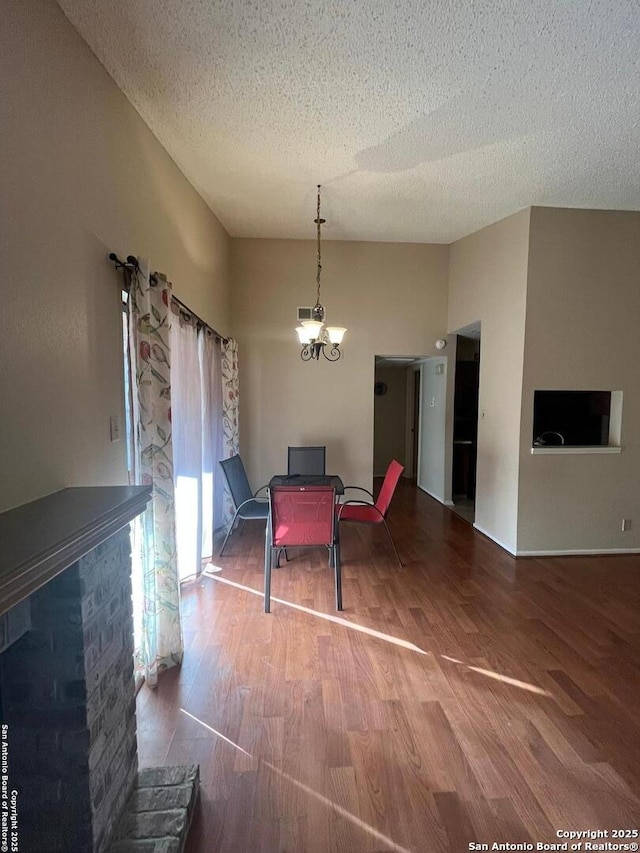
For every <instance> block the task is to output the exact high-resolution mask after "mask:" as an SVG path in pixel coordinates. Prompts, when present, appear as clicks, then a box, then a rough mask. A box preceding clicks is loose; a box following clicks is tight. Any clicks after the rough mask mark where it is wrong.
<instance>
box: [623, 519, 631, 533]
mask: <svg viewBox="0 0 640 853" xmlns="http://www.w3.org/2000/svg"><path fill="white" fill-rule="evenodd" d="M627 530H631V519H630V518H623V519H622V532H623V533H626V532H627Z"/></svg>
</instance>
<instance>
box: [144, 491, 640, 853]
mask: <svg viewBox="0 0 640 853" xmlns="http://www.w3.org/2000/svg"><path fill="white" fill-rule="evenodd" d="M394 501H395V502H394V506H393V509H392V512H391V516H390V525H391V527H392V530H393V532H394V538H395V541H396V543H397V545H398V548H399V551H400V554H401V556H402V558H403V562H404V563H405V565H404V567H403V568H399V567H398V565H397V563H396V562H395V560H394V557H393V553H392V551H391V549H390V547H389V545H388V542H387V541H386V537H385V535H384V531H383V530H378V529H371V528H368V527H366V528H365V527H362V528H361V527H358V528H356V527H355V526H354V527H344V528H343V535H342V558H343V594H344V605H345V610H344V611H343V613H341V614H337V613H336V611H335V610H334V604H333V594H334V593H333V581H332V575H331V571H330V570H329V569H328V567H327V565H326V554H325V553H323V552H322V551H307V552H292V554H291V557H292V560H291V562H290V563H289V564H288V565H286V566H285V567H283V568H282V569H280V570H279V571H275V572H274V578H273V590H272V592H273V595H274V597H275V598H277V599H280V601H273V602H272V613H271V614H270V615H265V614H264V613H263V612H262V598H261V595H258V594H256V592H257V593H259V592H260V591H261V589H262V566H263V541H264V540H263V528H261V527H260V525H255V524H254V525H252V524H248V525H247V526H246V528H245V532H244V533H243V534H242V535H241V536H238V534H234V538H232V540H231V544H230V547H229V550H228V556H227V557H225V558H222V559H219V560H218V565H219V566H220V567H221V569H222V571H221V572H220V573H219V574H217V575H216V576H215V577H211V578H209V577H205V578H202V579H200V580H199V581H197V582H195V583H194V584H193V585H192V586H191V587H188V588H186V589H185V591H184V595H183V603H184V625H185V643H186V653H185V659H184V663H183V666H182V668H181V669H180V670H173V671H170V672H168V673H166V674H165V675H164V676H163V677H162V678H161V680H160V684H159V687H158V689H157V690H156V691H151V690H149V689H147V688H144V687H143V689H142V690H141V691H140V694H139V697H138V744H139V752H140V763H141V766H149V765H155V764H163V763H169V764H179V763H187V762H198V763H199V764H200V772H201V778H202V797H201V803H200V806H199V809H198V812H197V815H196V818H195V821H194V825H193V828H192V832H191V836H190V839H189V842H188V848H187V850H188V853H214V851H215V853H218V851H219V853H259V852H260V851H262V853H272V851H282V853H284V851H289V853H324V851H327V853H328V852H329V851H338V853H379V851H398V852H399V853H403V851H419V853H423V851H425V853H426V852H427V851H428V853H431V851H434V853H438V852H439V851H456V853H457V851H466V850H469V849H470V848H469V844H470V843H471V842H476V843H487V844H489V849H490V847H491V844H492V843H493V842H510V843H514V844H516V843H522V842H532V843H533V844H534V845H535V843H536V842H549V843H553V842H555V843H558V842H559V841H560V840H561V839H559V838H557V837H556V831H557V830H572V831H579V830H587V829H592V830H594V829H600V830H609V832H611V830H613V829H634V828H637V827H639V826H640V799H639V794H640V557H635V556H634V557H632V556H622V557H585V558H582V557H580V558H579V557H570V558H562V559H559V558H553V559H549V558H545V559H526V560H518V561H516V560H514V559H513V558H511V557H510V556H509V555H508V554H506V553H505V552H504V551H502V550H501V549H500V548H499V547H497V546H496V545H494V544H493V543H491V542H490V541H489V540H487V539H485V538H484V537H482V536H481V535H480V534H477V533H474V531H473V529H472V527H471V526H470V525H469V524H467V523H466V522H465V521H463V520H461V519H460V518H458V517H457V516H455V515H454V514H453V513H452V512H450V511H449V510H447V509H446V508H444V507H442V506H441V505H440V504H438V503H437V502H436V501H434V500H432V499H431V498H429V497H428V496H427V495H425V494H423V493H421V492H419V491H418V490H416V489H415V488H413V487H412V486H411V485H410V484H402V487H401V488H400V490H399V492H398V493H397V495H396V498H395V499H394ZM284 602H290V603H291V604H287V603H284ZM292 605H296V606H295V607H294V606H292ZM608 840H613V839H611V837H609V839H608ZM477 849H480V848H477ZM569 849H570V848H569ZM583 849H584V847H583Z"/></svg>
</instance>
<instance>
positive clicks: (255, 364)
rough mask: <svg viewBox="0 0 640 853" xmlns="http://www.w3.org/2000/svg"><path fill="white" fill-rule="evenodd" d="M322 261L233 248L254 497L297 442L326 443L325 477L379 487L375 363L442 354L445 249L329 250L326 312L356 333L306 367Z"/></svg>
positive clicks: (258, 247)
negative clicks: (375, 480)
mask: <svg viewBox="0 0 640 853" xmlns="http://www.w3.org/2000/svg"><path fill="white" fill-rule="evenodd" d="M311 227H312V225H311V226H310V228H311ZM315 252H316V246H315V242H314V241H313V240H310V241H306V240H252V239H234V240H232V248H231V257H232V277H233V282H234V288H233V296H232V310H233V323H234V334H235V336H236V337H237V339H238V343H239V348H240V349H239V359H240V362H239V363H240V376H241V386H240V401H241V410H240V423H241V426H240V443H241V449H242V453H243V454H244V456H245V457H246V464H247V469H248V471H249V473H250V479H251V480H252V484H253V485H254V486H255V487H256V488H257V486H258V485H261V484H263V483H265V482H266V481H267V480H268V479H269V477H270V476H271V475H272V474H274V473H277V472H280V471H282V470H283V469H284V468H285V466H286V453H287V445H289V444H293V445H295V444H326V446H327V468H328V470H329V471H330V472H332V473H337V474H340V475H341V476H342V477H343V478H345V480H346V481H347V482H349V483H353V484H358V485H363V486H365V487H367V488H370V487H371V479H372V470H373V406H374V403H373V399H374V397H373V382H374V366H375V365H374V357H375V355H376V354H377V355H431V354H435V352H436V350H435V347H434V344H435V341H436V339H437V338H439V337H442V335H443V334H444V330H445V326H446V316H447V313H446V312H447V269H448V257H449V249H448V247H447V246H435V245H416V244H407V243H403V244H393V243H356V242H351V243H348V242H344V243H339V242H331V241H325V242H323V253H322V261H323V270H322V302H323V304H324V305H325V307H326V309H327V320H328V322H329V323H330V324H335V325H344V326H346V327H347V328H348V332H347V334H346V336H345V340H344V344H343V349H344V355H343V357H342V359H341V360H340V361H338V362H336V363H335V364H330V363H329V362H326V361H324V360H322V359H321V360H320V362H319V363H316V362H313V363H303V362H302V361H301V359H300V355H299V345H298V343H297V339H296V336H295V332H294V327H295V325H296V308H297V306H304V305H311V304H313V302H314V301H315V263H316V255H315Z"/></svg>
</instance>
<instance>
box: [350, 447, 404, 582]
mask: <svg viewBox="0 0 640 853" xmlns="http://www.w3.org/2000/svg"><path fill="white" fill-rule="evenodd" d="M403 471H404V465H401V464H400V463H399V462H398V461H397V460H396V459H392V460H391V462H390V463H389V467H388V468H387V473H386V474H385V475H384V480H383V482H382V486H381V488H380V492H379V494H378V498H377V500H376V501H375V502H374V501H373V495H372V494H371V492H370V491H368V490H367V489H363V488H362V487H361V486H345V491H346V490H347V489H358V490H359V491H361V492H366V493H367V494H368V495H369V497H370V498H371V501H372V502H371V503H369V502H368V501H361V500H360V501H358V500H350V501H345V502H344V503H342V504H340V508H339V510H338V522H339V523H341V522H343V521H350V522H356V523H357V524H384V527H385V530H386V531H387V536H388V537H389V542H391V546H392V547H393V550H394V552H395V555H396V559H397V561H398V564H399V565H400V566H402V560H401V559H400V555H399V554H398V549H397V548H396V545H395V542H394V541H393V537H392V536H391V531H390V530H389V525H388V524H387V514H388V512H389V506H390V505H391V499H392V498H393V495H394V492H395V490H396V486H397V485H398V480H399V479H400V476H401V474H402V472H403Z"/></svg>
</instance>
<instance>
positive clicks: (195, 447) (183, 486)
mask: <svg viewBox="0 0 640 853" xmlns="http://www.w3.org/2000/svg"><path fill="white" fill-rule="evenodd" d="M171 396H172V406H171V422H172V425H173V482H174V487H175V507H176V545H177V551H178V577H179V579H180V580H181V581H182V580H184V579H185V578H187V577H190V576H192V575H195V574H197V573H198V572H199V571H200V566H201V562H202V511H201V508H202V415H201V412H202V393H201V388H200V360H199V357H198V330H197V328H196V326H195V325H194V324H193V323H191V322H188V321H186V320H185V319H184V318H183V317H182V316H179V317H175V318H174V322H173V324H172V326H171Z"/></svg>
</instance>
